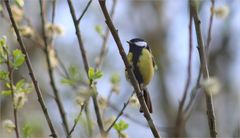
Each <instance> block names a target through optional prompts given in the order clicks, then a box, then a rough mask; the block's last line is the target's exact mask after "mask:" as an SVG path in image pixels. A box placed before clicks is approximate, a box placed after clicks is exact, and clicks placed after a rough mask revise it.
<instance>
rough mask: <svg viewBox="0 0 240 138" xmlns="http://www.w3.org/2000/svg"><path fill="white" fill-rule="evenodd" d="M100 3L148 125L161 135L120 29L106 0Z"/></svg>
mask: <svg viewBox="0 0 240 138" xmlns="http://www.w3.org/2000/svg"><path fill="white" fill-rule="evenodd" d="M99 4H100V6H101V9H102V12H103V14H104V16H105V19H106V24H107V25H108V28H109V29H110V31H111V33H112V36H113V38H114V40H115V42H116V44H117V47H118V50H119V53H120V55H121V57H122V59H123V62H124V64H125V67H126V69H127V72H128V75H129V79H130V81H131V84H132V85H133V87H134V91H135V92H136V94H137V97H138V100H139V103H140V105H141V107H142V109H143V112H144V117H145V118H146V120H147V122H148V125H149V127H150V129H151V131H152V134H153V135H154V137H160V135H159V133H158V131H157V128H156V127H155V125H154V122H153V120H152V118H151V115H150V113H149V110H148V108H147V105H146V103H145V100H144V98H143V95H142V92H141V90H140V87H139V85H138V82H137V80H136V78H135V75H134V73H133V71H132V69H131V65H130V64H129V62H128V59H127V56H126V53H125V51H124V49H123V46H122V43H121V40H120V38H119V36H118V31H117V30H116V28H115V27H114V25H113V22H112V20H111V17H110V15H109V13H108V11H107V7H106V1H105V0H99Z"/></svg>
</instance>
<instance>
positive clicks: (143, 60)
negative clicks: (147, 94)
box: [137, 49, 154, 86]
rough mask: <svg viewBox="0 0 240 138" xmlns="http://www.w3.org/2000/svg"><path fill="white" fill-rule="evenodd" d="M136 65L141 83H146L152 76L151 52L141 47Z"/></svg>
mask: <svg viewBox="0 0 240 138" xmlns="http://www.w3.org/2000/svg"><path fill="white" fill-rule="evenodd" d="M137 66H138V68H139V71H140V73H141V75H142V78H143V85H144V86H146V85H148V84H149V82H150V81H151V80H152V78H153V75H154V68H153V61H152V54H151V53H150V52H149V51H148V50H147V49H143V51H142V54H141V56H140V57H139V61H138V63H137Z"/></svg>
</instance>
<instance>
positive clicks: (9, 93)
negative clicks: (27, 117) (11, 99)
mask: <svg viewBox="0 0 240 138" xmlns="http://www.w3.org/2000/svg"><path fill="white" fill-rule="evenodd" d="M1 94H2V95H4V96H9V95H11V94H12V91H11V90H2V91H1Z"/></svg>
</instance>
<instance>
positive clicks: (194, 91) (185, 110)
mask: <svg viewBox="0 0 240 138" xmlns="http://www.w3.org/2000/svg"><path fill="white" fill-rule="evenodd" d="M201 76H202V71H201V68H200V69H199V73H198V78H197V82H196V85H195V87H194V88H193V89H192V91H191V96H190V100H189V102H188V104H187V105H186V108H185V109H184V113H187V112H188V111H189V110H190V108H191V106H192V105H193V104H194V102H195V97H196V96H197V91H198V89H199V87H200V80H201Z"/></svg>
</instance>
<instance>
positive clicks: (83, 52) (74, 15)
mask: <svg viewBox="0 0 240 138" xmlns="http://www.w3.org/2000/svg"><path fill="white" fill-rule="evenodd" d="M67 2H68V6H69V9H70V13H71V16H72V19H73V23H74V26H75V30H76V36H77V39H78V44H79V47H80V52H81V55H82V58H83V64H84V68H85V72H86V74H87V76H88V69H89V65H88V61H87V56H86V51H85V48H84V45H83V41H82V36H81V32H80V27H79V24H80V22H81V19H82V17H83V16H84V14H85V13H86V11H87V9H88V8H89V5H90V4H91V2H92V0H90V1H89V3H88V4H87V6H86V7H85V9H84V11H83V13H82V14H81V16H80V18H79V19H77V17H76V14H75V10H74V7H73V4H72V0H67ZM88 79H89V78H88ZM89 81H90V82H91V80H89ZM89 88H91V89H93V88H92V86H91V83H90V85H89ZM92 100H93V105H94V110H95V113H96V117H97V124H98V127H99V130H100V133H101V135H102V136H104V135H105V132H104V127H103V121H102V117H101V114H100V110H99V105H98V102H97V94H93V95H92Z"/></svg>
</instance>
